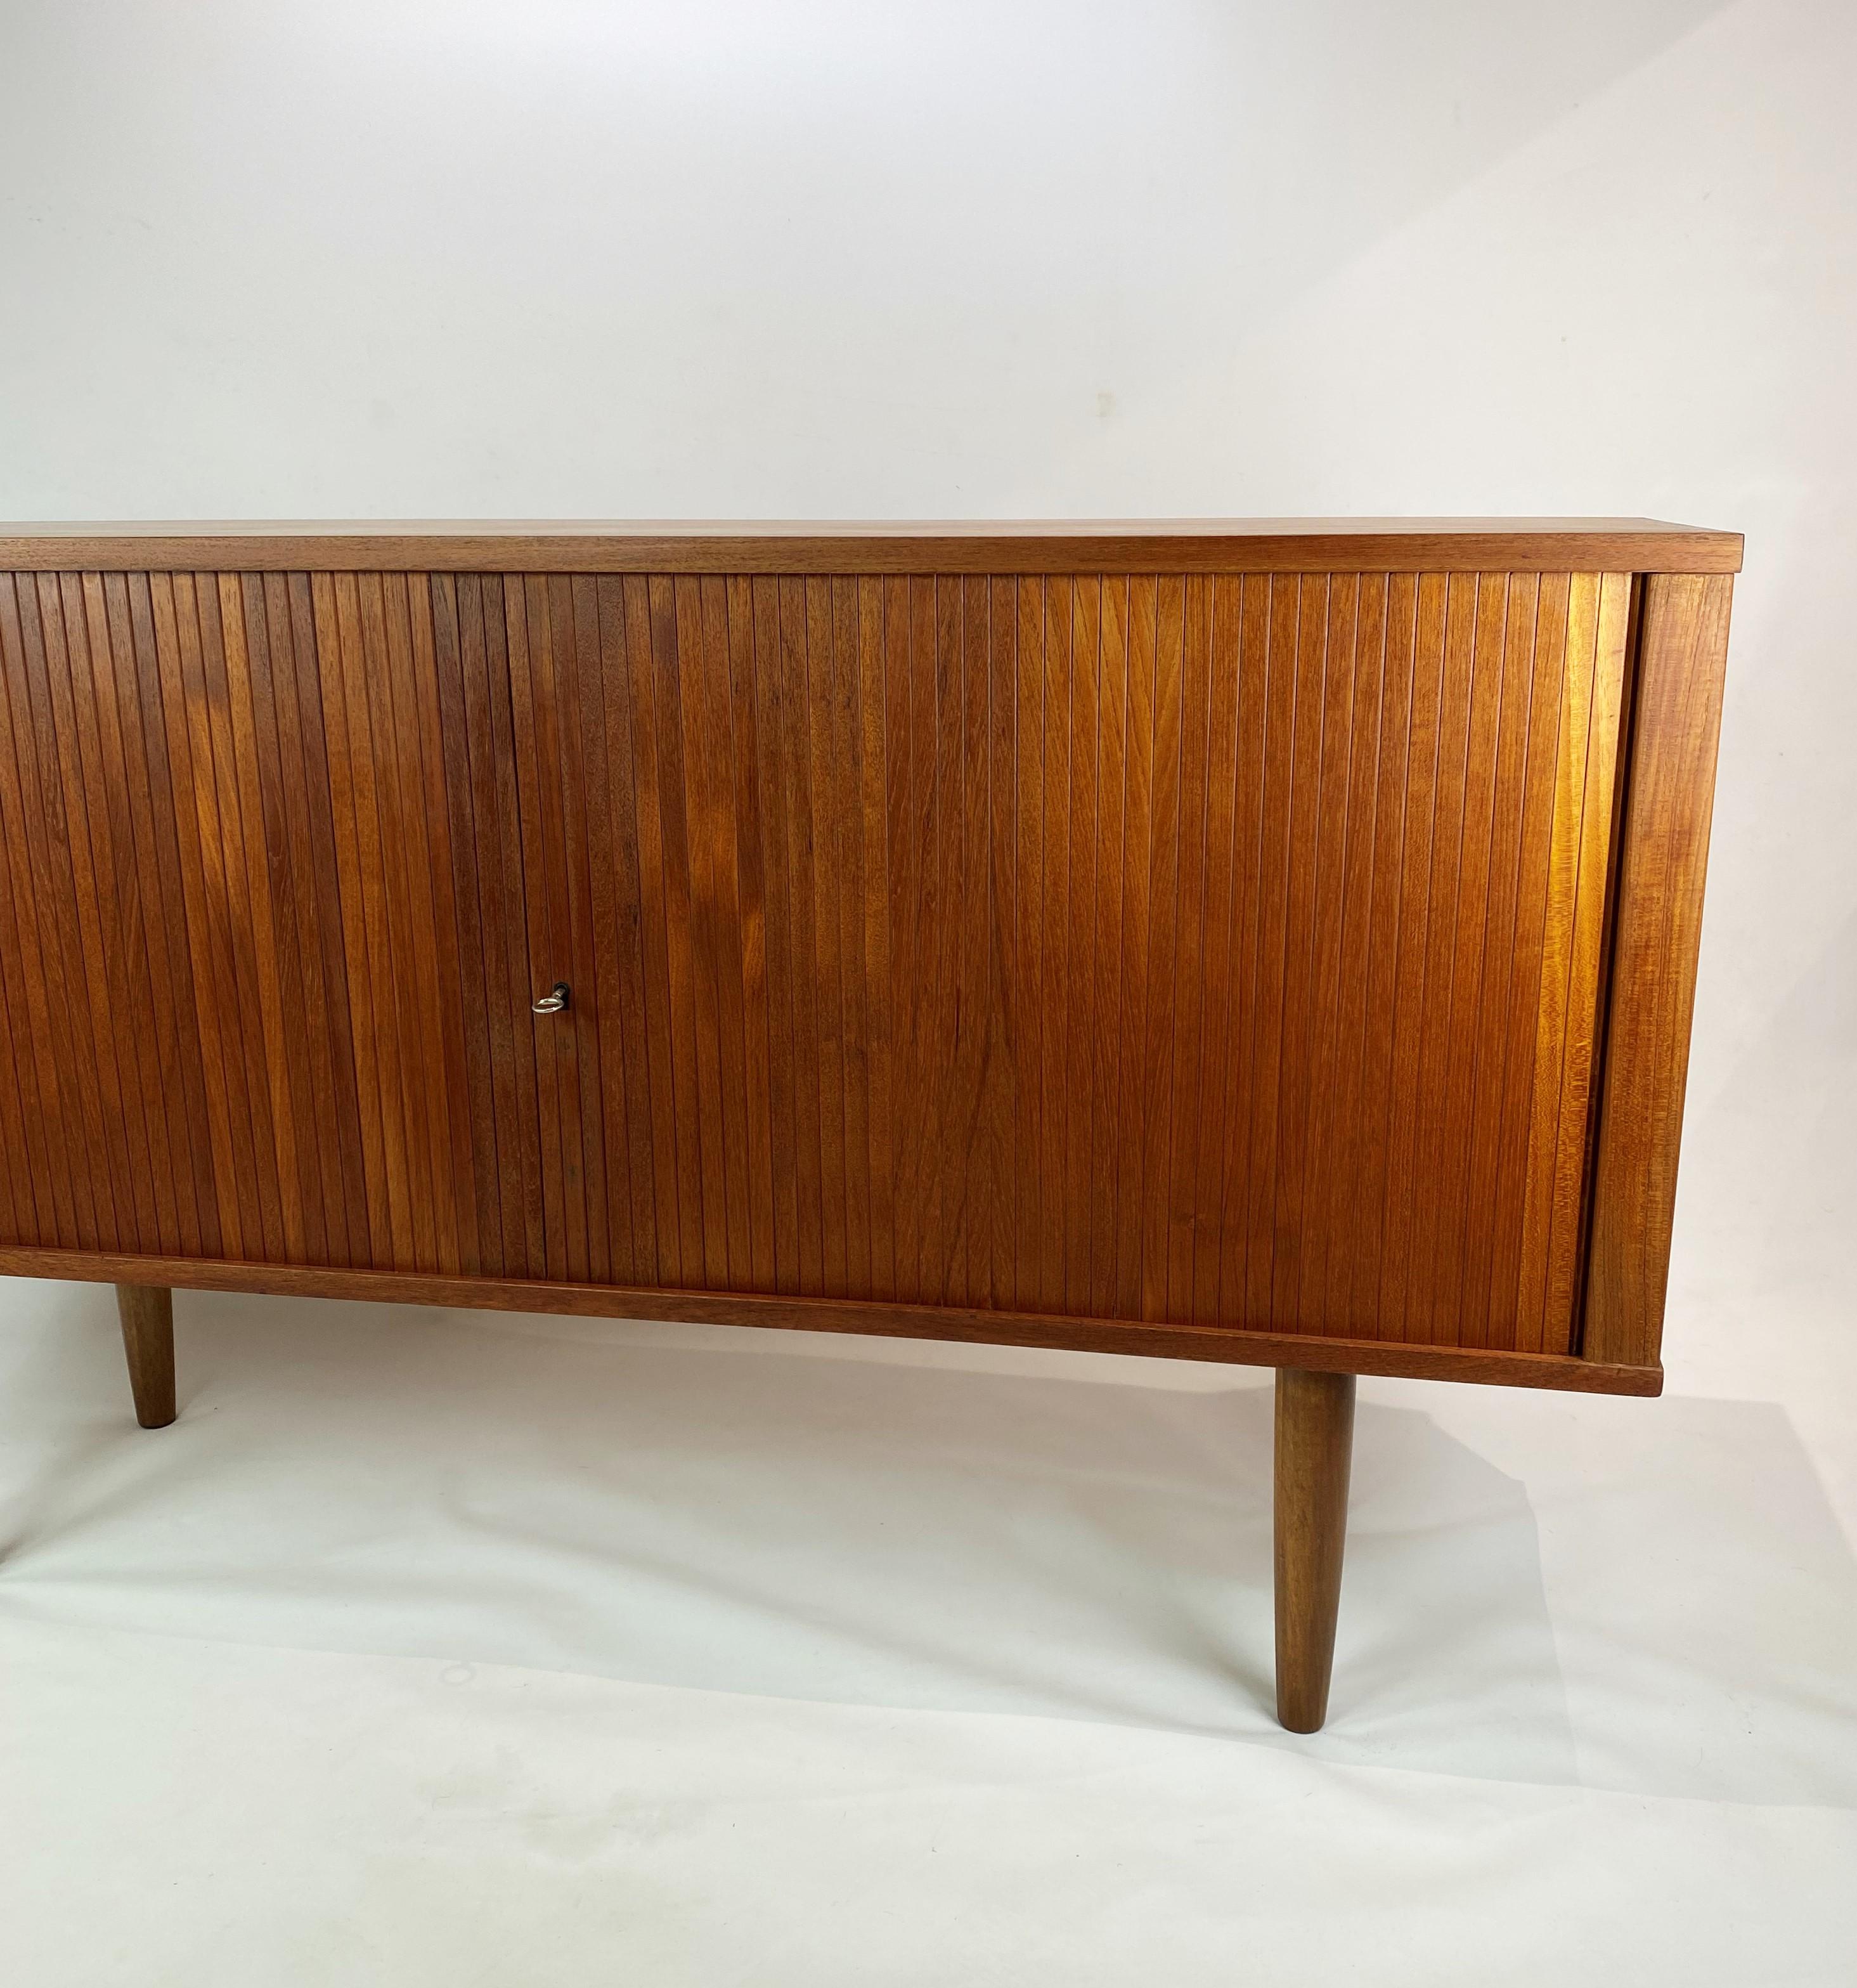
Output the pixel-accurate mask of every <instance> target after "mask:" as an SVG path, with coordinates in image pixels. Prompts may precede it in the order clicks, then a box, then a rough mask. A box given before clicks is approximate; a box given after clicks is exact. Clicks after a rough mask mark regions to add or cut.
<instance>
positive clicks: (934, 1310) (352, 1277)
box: [0, 1242, 1663, 1395]
mask: <svg viewBox="0 0 1857 1988" xmlns="http://www.w3.org/2000/svg"><path fill="white" fill-rule="evenodd" d="M0 1276H12V1277H54V1278H68V1279H76V1280H87V1281H91V1282H96V1283H111V1282H116V1281H135V1282H139V1283H152V1284H156V1285H166V1286H172V1287H174V1289H175V1290H202V1291H243V1292H257V1293H265V1294H268V1295H272V1296H275V1297H315V1298H349V1299H355V1300H371V1301H373V1302H374V1303H388V1304H424V1305H439V1306H443V1307H458V1308H461V1309H464V1310H488V1311H519V1312H552V1313H561V1314H562V1315H565V1316H567V1317H576V1318H615V1319H668V1320H681V1321H683V1322H685V1323H687V1324H697V1325H729V1326H750V1327H772V1328H775V1329H778V1330H799V1331H812V1332H853V1333H864V1334H878V1335H880V1336H883V1337H889V1338H898V1339H928V1340H954V1341H964V1342H967V1343H969V1344H977V1345H987V1346H1031V1347H1047V1348H1071V1349H1074V1350H1076V1351H1082V1352H1089V1353H1116V1354H1145V1355H1148V1356H1151V1357H1157V1358H1161V1359H1167V1360H1204V1361H1214V1362H1217V1363H1219V1364H1224V1365H1235V1366H1253V1367H1278V1368H1281V1367H1297V1368H1312V1369H1314V1370H1315V1371H1319V1372H1322V1373H1335V1374H1391V1375H1395V1376H1398V1377H1400V1378H1404V1379H1408V1380H1418V1381H1471V1382H1476V1383H1481V1384H1484V1385H1493V1386H1502V1387H1517V1388H1548V1389H1552V1390H1555V1391H1562V1392H1567V1391H1576V1392H1580V1393H1585V1394H1606V1395H1656V1394H1659V1393H1660V1392H1661V1391H1663V1370H1662V1368H1660V1367H1659V1366H1658V1365H1656V1364H1655V1363H1653V1364H1649V1365H1647V1366H1631V1367H1628V1366H1614V1365H1609V1364H1605V1363H1603V1362H1601V1361H1594V1360H1591V1359H1582V1358H1578V1357H1574V1356H1572V1355H1570V1354H1558V1353H1506V1352H1501V1351H1481V1350H1478V1349H1476V1348H1464V1347H1452V1346H1411V1345H1406V1344H1402V1343H1401V1342H1400V1341H1395V1340H1364V1339H1360V1340H1356V1339H1311V1338H1308V1337H1302V1336H1298V1335H1297V1334H1289V1333H1267V1332H1245V1331H1242V1330H1231V1329H1227V1328H1226V1327H1217V1326H1180V1325H1156V1324H1150V1323H1148V1322H1146V1321H1144V1320H1140V1319H1075V1318H1054V1317H1041V1316H1038V1315H1036V1314H1034V1313H1025V1312H1006V1311H976V1310H964V1309H961V1308H958V1307H948V1306H939V1305H900V1304H879V1303H872V1302H868V1301H863V1300H856V1299H846V1298H783V1297H758V1296H756V1295H755V1294H754V1293H741V1292H733V1293H731V1292H707V1291H683V1290H657V1289H653V1288H650V1287H648V1286H629V1285H624V1284H561V1283H548V1282H546V1281H542V1280H537V1281H524V1280H519V1279H516V1278H508V1277H434V1276H425V1275H424V1274H422V1273H420V1272H418V1271H417V1270H317V1269H304V1268H302V1267H301V1266H296V1265H292V1264H288V1263H232V1262H228V1261H225V1260H222V1259H214V1258H211V1257H194V1256H123V1255H119V1254H112V1253H108V1252H99V1253H90V1252H86V1251H79V1250H70V1249H32V1248H22V1247H19V1246H15V1245H13V1244H11V1243H5V1242H0Z"/></svg>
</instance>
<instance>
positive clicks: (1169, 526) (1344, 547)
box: [0, 518, 1741, 573]
mask: <svg viewBox="0 0 1857 1988" xmlns="http://www.w3.org/2000/svg"><path fill="white" fill-rule="evenodd" d="M0 570H12V571H16V572H34V571H37V572H45V571H73V570H81V571H91V572H96V571H106V572H122V571H133V572H151V571H152V572H160V571H199V572H218V573H225V572H280V571H281V572H289V571H310V572H325V573H326V572H362V573H393V572H409V573H437V572H454V573H455V572H491V573H1100V572H1120V573H1326V572H1333V573H1450V572H1498V573H1501V572H1507V573H1582V572H1583V573H1599V572H1605V573H1738V572H1739V571H1740V570H1741V533H1740V532H1722V531H1711V530H1707V529H1703V528H1701V527H1699V526H1693V525H1671V524H1664V523H1662V522H1659V521H1657V520H1656V519H1650V518H1202V519H1193V518H1189V519H1173V518H1138V519H1067V520H1056V521H1052V520H1037V521H1026V520H1014V519H1001V520H994V521H988V522H962V523H846V524H832V523H821V522H771V521H767V520H751V521H748V522H730V523H717V522H697V523H688V522H657V521H632V520H626V521H613V520H605V519H603V520H579V519H569V520H562V519H551V520H547V521H540V522H506V521H500V520H495V519H446V520H439V521H434V520H417V521H388V522H355V521H343V520H298V521H295V522H207V523H199V522H189V523H177V522H147V523H127V524H93V523H75V524H73V523H65V524H0Z"/></svg>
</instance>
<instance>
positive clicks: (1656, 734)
mask: <svg viewBox="0 0 1857 1988" xmlns="http://www.w3.org/2000/svg"><path fill="white" fill-rule="evenodd" d="M1733 585H1734V582H1733V581H1732V580H1729V579H1727V578H1725V577H1724V578H1715V577H1709V578H1702V577H1697V576H1690V575H1686V574H1678V575H1672V574H1663V573H1653V574H1651V575H1649V576H1647V577H1646V580H1645V581H1644V600H1643V627H1642V633H1641V635H1640V638H1639V644H1638V654H1637V670H1636V678H1637V688H1636V708H1635V712H1634V715H1633V719H1632V732H1631V745H1630V767H1631V777H1630V780H1629V784H1628V787H1627V790H1626V798H1625V807H1624V820H1623V823H1622V841H1621V847H1620V849H1619V857H1618V884H1617V893H1618V912H1617V929H1616V938H1615V940H1614V948H1615V951H1614V956H1613V961H1612V986H1613V990H1614V992H1613V998H1612V1001H1611V1002H1610V1004H1609V1007H1610V1025H1609V1029H1608V1030H1607V1036H1606V1046H1605V1075H1604V1087H1603V1098H1602V1107H1601V1111H1600V1115H1599V1128H1598V1140H1597V1152H1596V1158H1595V1177H1594V1188H1593V1213H1592V1242H1591V1249H1590V1266H1589V1271H1588V1280H1589V1281H1588V1286H1587V1292H1586V1302H1585V1313H1584V1324H1583V1330H1582V1338H1581V1342H1580V1344H1581V1350H1582V1351H1583V1352H1585V1354H1587V1355H1588V1356H1589V1357H1591V1358H1592V1359H1595V1360H1601V1361H1605V1360H1622V1361H1645V1360H1654V1359H1656V1357H1657V1354H1658V1348H1659V1344H1660V1342H1661V1337H1662V1331H1663V1306H1664V1292H1665V1288H1666V1285H1667V1283H1668V1282H1669V1278H1670V1238H1671V1230H1672V1226H1673V1222H1674V1220H1675V1217H1676V1155H1677V1148H1678V1147H1679V1144H1680V1142H1681V1138H1682V1133H1683V1090H1684V1086H1685V1083H1686V1078H1687V1075H1688V1070H1689V1058H1690V1014H1691V1011H1692V1009H1693V1006H1694V1004H1695V997H1696V962H1697V951H1698V948H1699V947H1700V942H1701V937H1702V902H1703V881H1704V877H1705V874H1706V872H1707V867H1708V858H1709V824H1710V816H1711V814H1712V813H1713V809H1714V794H1715V755H1716V745H1717V737H1718V735H1719V733H1720V725H1721V700H1722V678H1723V672H1724V668H1725V667H1726V664H1727V654H1728V610H1729V605H1730V590H1731V588H1732V587H1733Z"/></svg>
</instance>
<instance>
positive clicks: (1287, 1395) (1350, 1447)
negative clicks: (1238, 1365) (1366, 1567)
mask: <svg viewBox="0 0 1857 1988" xmlns="http://www.w3.org/2000/svg"><path fill="white" fill-rule="evenodd" d="M1353 1452H1354V1376H1353V1375H1352V1374H1312V1373H1308V1372H1305V1371H1303V1370H1302V1368H1293V1367H1285V1368H1279V1370H1278V1374H1277V1489H1276V1533H1277V1554H1276V1560H1277V1716H1278V1719H1280V1720H1281V1722H1282V1723H1283V1724H1284V1725H1285V1726H1288V1729H1290V1731H1291V1732H1292V1733H1316V1732H1319V1731H1320V1730H1321V1729H1322V1720H1323V1719H1325V1718H1326V1717H1327V1716H1328V1711H1329V1672H1330V1671H1331V1670H1332V1668H1333V1667H1334V1662H1335V1611H1336V1609H1337V1608H1339V1606H1340V1604H1341V1560H1342V1549H1343V1547H1345V1544H1346V1541H1347V1533H1348V1466H1349V1462H1351V1461H1352V1456H1353Z"/></svg>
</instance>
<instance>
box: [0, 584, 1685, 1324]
mask: <svg viewBox="0 0 1857 1988" xmlns="http://www.w3.org/2000/svg"><path fill="white" fill-rule="evenodd" d="M1698 584H1701V583H1698ZM1628 606H1629V582H1628V580H1626V578H1625V577H1624V576H1617V575H1599V574H1579V575H1574V576H1571V577H1569V576H1566V575H1553V574H1548V575H1543V576H1538V577H1537V576H1534V575H1532V574H1531V575H1525V576H1508V575H1504V574H1501V573H1497V574H1491V575H1484V576H1477V575H1452V576H1448V577H1447V576H1443V575H1439V574H1420V575H1416V576H1415V575H1410V574H1396V575H1390V576H1389V575H1385V574H1352V573H1342V574H1332V575H1329V574H1313V575H1274V576H1273V575H1269V574H1248V575H1243V576H1237V575H1197V574H1196V575H1186V576H1167V575H1160V576H1155V575H1152V574H1138V575H1134V576H1124V575H1119V574H1116V573H1105V574H1101V575H1090V574H1085V575H1079V576H1051V577H1036V578H1027V579H1022V580H1013V579H1010V578H1007V579H1001V578H998V577H990V576H920V577H909V576H897V577H882V576H867V577H863V578H834V577H831V576H818V575H815V576H808V577H800V576H793V577H783V576H753V577H749V576H735V577H730V576H668V575H636V576H624V577H623V578H622V577H616V576H615V577H610V578H603V577H598V576H576V577H572V578H569V577H568V576H547V575H535V574H532V575H526V576H525V575H501V576H499V575H495V574H475V573H465V574H461V575H458V576H451V575H426V574H412V575H400V574H384V575H383V574H377V573H376V574H363V575H360V576H356V575H354V574H350V573H342V574H333V575H332V574H313V575H312V574H304V575H275V576H258V575H248V576H223V575H214V574H206V575H188V574H181V575H176V576H169V575H167V574H157V575H154V576H142V575H133V574H132V575H130V576H127V578H126V579H123V578H119V577H118V576H114V575H111V576H96V575H91V576H82V575H69V576H37V577H33V578H30V579H27V580H19V579H12V578H9V579H8V581H7V582H6V583H5V587H4V588H0V651H4V654H3V657H0V685H3V687H4V688H5V702H4V708H3V709H0V823H5V826H6V827H7V830H8V857H7V859H6V861H5V865H4V874H0V887H3V888H0V917H3V918H4V925H0V941H4V942H5V945H6V958H5V960H4V962H0V1032H3V1033H4V1036H5V1043H4V1048H5V1057H4V1058H0V1113H3V1114H4V1117H5V1122H4V1123H3V1124H0V1158H3V1159H4V1163H5V1166H6V1168H7V1172H8V1181H7V1184H6V1185H7V1192H6V1193H5V1195H4V1196H0V1222H5V1223H6V1224H7V1225H8V1232H9V1233H12V1234H13V1235H15V1236H17V1237H19V1239H33V1240H48V1241H51V1242H56V1243H60V1244H62V1245H63V1246H80V1245H82V1246H112V1245H113V1244H118V1243H120V1245H121V1246H124V1247H137V1248H144V1249H174V1248H179V1249H181V1250H182V1251H183V1252H188V1251H193V1250H198V1251H199V1252H201V1253H208V1254H211V1253H225V1254H228V1255H230V1256H247V1257H268V1258H272V1259H276V1260H280V1261H292V1262H294V1261H310V1262H329V1263H354V1264H357V1265H359V1264H376V1265H380V1266H387V1267H397V1268H404V1269H409V1270H414V1269H417V1270H432V1271H434V1272H441V1273H443V1272H450V1271H457V1270H463V1271H466V1272H470V1271H474V1270H481V1271H483V1272H485V1273H490V1274H501V1275H505V1276H557V1277H565V1278H568V1279H570V1280H576V1279H593V1280H605V1279H615V1280H621V1281H636V1282H640V1283H661V1284H663V1285H667V1286H674V1287H685V1288H691V1289H701V1288H709V1289H713V1290H769V1291H782V1292H787V1293H793V1294H796V1295H805V1294H814V1295H821V1296H833V1295H843V1296H851V1297H876V1298H885V1297H897V1298H900V1299H903V1300H923V1301H927V1302H930V1303H935V1302H946V1303H956V1304H961V1305H968V1306H975V1307H989V1306H991V1307H1016V1308H1019V1309H1024V1310H1042V1311H1051V1312H1064V1311H1069V1312H1072V1313H1078V1314H1080V1315H1089V1316H1106V1317H1107V1316H1116V1317H1146V1318H1150V1319H1153V1320H1173V1321H1177V1322H1180V1323H1198V1324H1234V1325H1244V1326H1248V1327H1255V1328H1263V1329H1274V1330H1292V1331H1316V1332H1324V1333H1327V1334H1335V1335H1341V1336H1345V1337H1372V1336H1376V1335H1377V1336H1382V1337H1394V1338H1398V1337H1405V1338H1409V1339H1413V1340H1416V1341H1427V1342H1432V1343H1438V1344H1465V1345H1488V1346H1491V1347H1503V1346H1512V1347H1520V1348H1523V1349H1524V1350H1544V1351H1556V1350H1562V1351H1564V1350H1565V1349H1566V1348H1567V1347H1568V1346H1569V1345H1570V1344H1572V1334H1573V1332H1574V1330H1575V1318H1574V1313H1575V1303H1576V1300H1577V1297H1578V1268H1579V1261H1580V1249H1581V1233H1580V1232H1581V1225H1582V1220H1583V1219H1584V1211H1585V1195H1586V1191H1587V1171H1588V1157H1589V1149H1590V1145H1591V1122H1592V1108H1591V1105H1592V1098H1591V1091H1592V1075H1593V1070H1594V1065H1595V1059H1596V1057H1597V1054H1598V1044H1597V1041H1596V1035H1597V1012H1598V989H1599V977H1600V973H1601V969H1602V949H1603V939H1604V933H1605V914H1606V888H1607V885H1606V878H1607V877H1608V874H1609V864H1610V861H1611V847H1610V845H1611V839H1612V818H1613V814H1614V813H1615V807H1614V793H1615V786H1616V778H1617V752H1618V739H1619V731H1620V727H1621V724H1622V712H1621V708H1620V698H1621V695H1622V683H1623V678H1622V658H1623V655H1624V651H1625V646H1626V615H1627V610H1628ZM27 850H30V851H32V859H30V860H29V859H25V858H24V857H22V852H24V851H27ZM555 979H565V980H566V981H568V982H569V983H570V985H571V986H572V987H573V989H574V999H573V1006H572V1009H571V1010H570V1012H569V1014H568V1015H566V1016H558V1017H554V1018H552V1019H545V1018H536V1017H533V1016H531V1015H530V1013H529V1012H528V1010H529V1004H530V1002H531V1001H532V999H533V998H534V996H535V995H536V994H538V993H539V992H544V991H545V989H546V988H547V987H548V986H549V985H550V984H551V983H552V981H553V980H555ZM73 996H75V999H74V998H73ZM125 1013H127V1014H128V1015H130V1016H134V1017H145V1018H146V1019H145V1021H143V1020H138V1021H137V1024H136V1026H132V1027H130V1029H127V1030H124V1029H121V1028H120V1027H119V1026H117V1024H118V1023H119V1022H120V1018H121V1017H122V1016H123V1015H124V1014H125ZM55 1142H56V1143H58V1144H62V1146H63V1147H64V1148H65V1149H66V1150H67V1151H69V1152H70V1153H71V1154H72V1155H73V1156H74V1164H73V1165H72V1166H71V1167H70V1168H68V1169H67V1170H66V1171H67V1173H68V1175H69V1177H68V1178H60V1179H58V1180H56V1181H52V1180H47V1179H46V1178H44V1175H45V1172H46V1165H47V1161H48V1158H49V1153H50V1151H51V1149H52V1145H53V1144H54V1143H55ZM1602 1330H1603V1328H1602Z"/></svg>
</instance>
